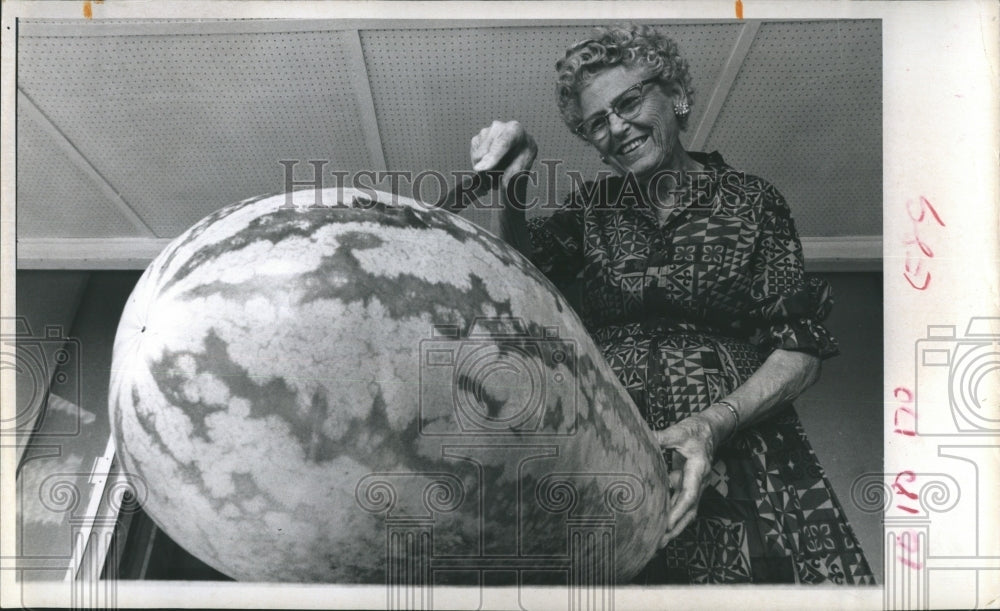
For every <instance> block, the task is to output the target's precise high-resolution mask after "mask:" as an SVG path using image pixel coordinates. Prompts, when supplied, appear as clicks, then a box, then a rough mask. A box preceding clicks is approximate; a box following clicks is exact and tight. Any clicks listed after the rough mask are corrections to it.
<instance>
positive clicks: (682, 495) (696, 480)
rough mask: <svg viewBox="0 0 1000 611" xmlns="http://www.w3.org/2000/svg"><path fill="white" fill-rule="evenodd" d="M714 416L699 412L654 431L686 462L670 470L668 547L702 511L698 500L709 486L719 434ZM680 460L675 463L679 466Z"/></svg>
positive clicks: (663, 445)
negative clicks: (699, 508)
mask: <svg viewBox="0 0 1000 611" xmlns="http://www.w3.org/2000/svg"><path fill="white" fill-rule="evenodd" d="M714 428H715V425H714V423H713V422H712V420H711V418H709V417H706V415H703V414H695V415H693V416H689V417H687V418H685V419H684V420H681V421H680V422H678V423H677V424H674V425H672V426H670V427H668V428H666V429H664V430H662V431H654V432H653V434H654V435H655V436H656V440H657V442H659V444H660V447H661V448H663V449H671V450H674V451H675V452H676V453H677V454H680V455H681V456H682V457H683V461H680V462H682V463H683V465H682V466H681V467H680V468H675V469H674V470H672V471H671V472H670V489H671V493H672V496H671V499H670V513H669V514H668V515H667V532H666V534H664V535H663V537H662V538H661V539H660V545H659V546H660V547H663V546H665V545H666V544H667V543H668V542H669V541H670V540H671V539H674V538H675V537H677V535H679V534H680V533H681V532H682V531H683V530H684V529H685V528H687V527H688V525H689V524H691V522H692V520H694V518H695V516H696V515H697V513H698V501H699V500H701V493H702V492H703V491H704V490H705V488H706V487H707V486H708V482H709V476H710V475H711V473H712V463H713V462H714V460H715V446H716V443H717V438H718V435H717V433H716V431H715V430H713V429H714ZM677 462H678V461H677V460H676V459H675V461H674V466H675V467H677Z"/></svg>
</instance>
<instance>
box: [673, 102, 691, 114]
mask: <svg viewBox="0 0 1000 611" xmlns="http://www.w3.org/2000/svg"><path fill="white" fill-rule="evenodd" d="M689 112H691V106H690V105H689V104H688V103H687V100H681V101H679V102H674V114H675V115H677V116H678V117H681V118H684V117H686V116H687V115H688V113H689Z"/></svg>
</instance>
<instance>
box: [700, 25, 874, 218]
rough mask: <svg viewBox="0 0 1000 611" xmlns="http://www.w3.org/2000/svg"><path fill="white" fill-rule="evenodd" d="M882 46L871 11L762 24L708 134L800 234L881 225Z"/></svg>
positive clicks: (713, 144)
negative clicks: (767, 185)
mask: <svg viewBox="0 0 1000 611" xmlns="http://www.w3.org/2000/svg"><path fill="white" fill-rule="evenodd" d="M881 46H882V34H881V22H880V21H877V20H864V21H833V22H788V23H765V24H763V25H762V26H761V28H760V31H759V32H758V33H757V36H756V38H755V39H754V43H753V46H752V47H751V49H750V53H749V55H748V56H747V58H746V60H745V62H744V64H743V67H742V69H741V70H740V73H739V75H738V76H737V79H736V82H735V83H734V85H733V88H732V90H731V92H730V94H729V97H728V98H727V100H726V104H725V106H724V107H723V109H722V112H721V113H720V115H719V118H718V121H717V122H716V124H715V128H714V129H713V131H712V133H711V136H710V137H709V139H708V141H707V145H706V148H708V149H709V150H712V149H717V150H719V151H720V152H721V153H722V154H723V157H725V159H726V160H727V161H728V162H729V163H730V164H731V165H734V166H736V167H738V168H740V169H744V170H746V171H748V172H752V173H756V174H759V175H761V176H763V177H764V178H767V179H768V180H770V181H771V182H772V183H774V184H775V186H777V187H778V189H779V190H780V191H781V192H782V193H783V194H784V195H785V198H786V199H787V200H788V202H789V205H790V206H791V207H792V213H793V214H794V216H795V219H796V224H797V226H798V229H799V233H800V234H802V235H808V236H831V235H878V234H880V233H881V232H882V112H881V109H882V53H881Z"/></svg>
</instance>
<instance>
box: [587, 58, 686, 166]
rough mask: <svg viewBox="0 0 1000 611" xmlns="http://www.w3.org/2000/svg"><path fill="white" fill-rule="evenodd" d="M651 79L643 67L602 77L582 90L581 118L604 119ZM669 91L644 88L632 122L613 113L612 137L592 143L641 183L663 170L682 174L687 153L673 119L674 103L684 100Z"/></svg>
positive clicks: (652, 86)
mask: <svg viewBox="0 0 1000 611" xmlns="http://www.w3.org/2000/svg"><path fill="white" fill-rule="evenodd" d="M649 76H650V73H649V69H648V68H646V67H644V66H624V65H618V66H615V67H613V68H609V69H607V70H604V71H603V72H600V73H598V74H597V75H596V76H595V77H594V79H593V80H592V81H591V82H590V83H589V84H588V85H587V86H586V87H584V88H583V89H582V90H581V91H580V97H579V102H580V112H581V115H582V116H583V118H584V119H588V118H590V117H592V116H594V115H601V114H604V113H605V112H607V111H608V109H609V108H611V107H612V105H613V104H614V103H615V102H616V101H617V99H618V97H619V96H620V95H621V94H622V93H623V92H625V91H626V90H627V89H628V88H629V87H632V86H633V85H635V84H636V83H639V82H641V81H642V80H644V79H646V78H648V77H649ZM667 91H668V90H667V89H665V86H664V85H662V84H660V83H658V82H652V83H648V84H646V85H644V86H643V87H642V93H643V102H642V106H641V108H640V109H639V112H638V114H637V115H636V116H635V117H633V118H632V119H627V120H623V119H622V118H621V117H619V116H618V115H616V114H614V113H612V114H610V115H609V116H608V127H609V129H608V133H607V135H606V136H605V137H604V138H602V139H601V140H598V141H591V144H592V145H593V146H594V147H595V148H596V149H597V150H598V151H600V153H601V156H602V157H604V158H605V160H606V161H607V163H609V164H610V165H611V166H613V167H614V168H616V169H617V170H618V171H620V172H622V173H625V172H632V173H633V174H635V176H636V177H637V178H639V179H640V180H642V179H648V178H650V177H651V176H652V175H653V174H654V173H655V172H657V171H658V170H668V169H683V166H684V163H685V159H686V157H687V154H686V152H685V151H684V149H683V147H681V144H680V138H679V134H680V125H678V123H677V117H675V116H674V102H675V100H678V99H680V98H679V97H678V95H677V94H676V93H674V94H668V93H667Z"/></svg>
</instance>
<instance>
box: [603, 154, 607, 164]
mask: <svg viewBox="0 0 1000 611" xmlns="http://www.w3.org/2000/svg"><path fill="white" fill-rule="evenodd" d="M601 161H603V162H604V163H607V162H608V158H607V157H605V156H604V155H601Z"/></svg>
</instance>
